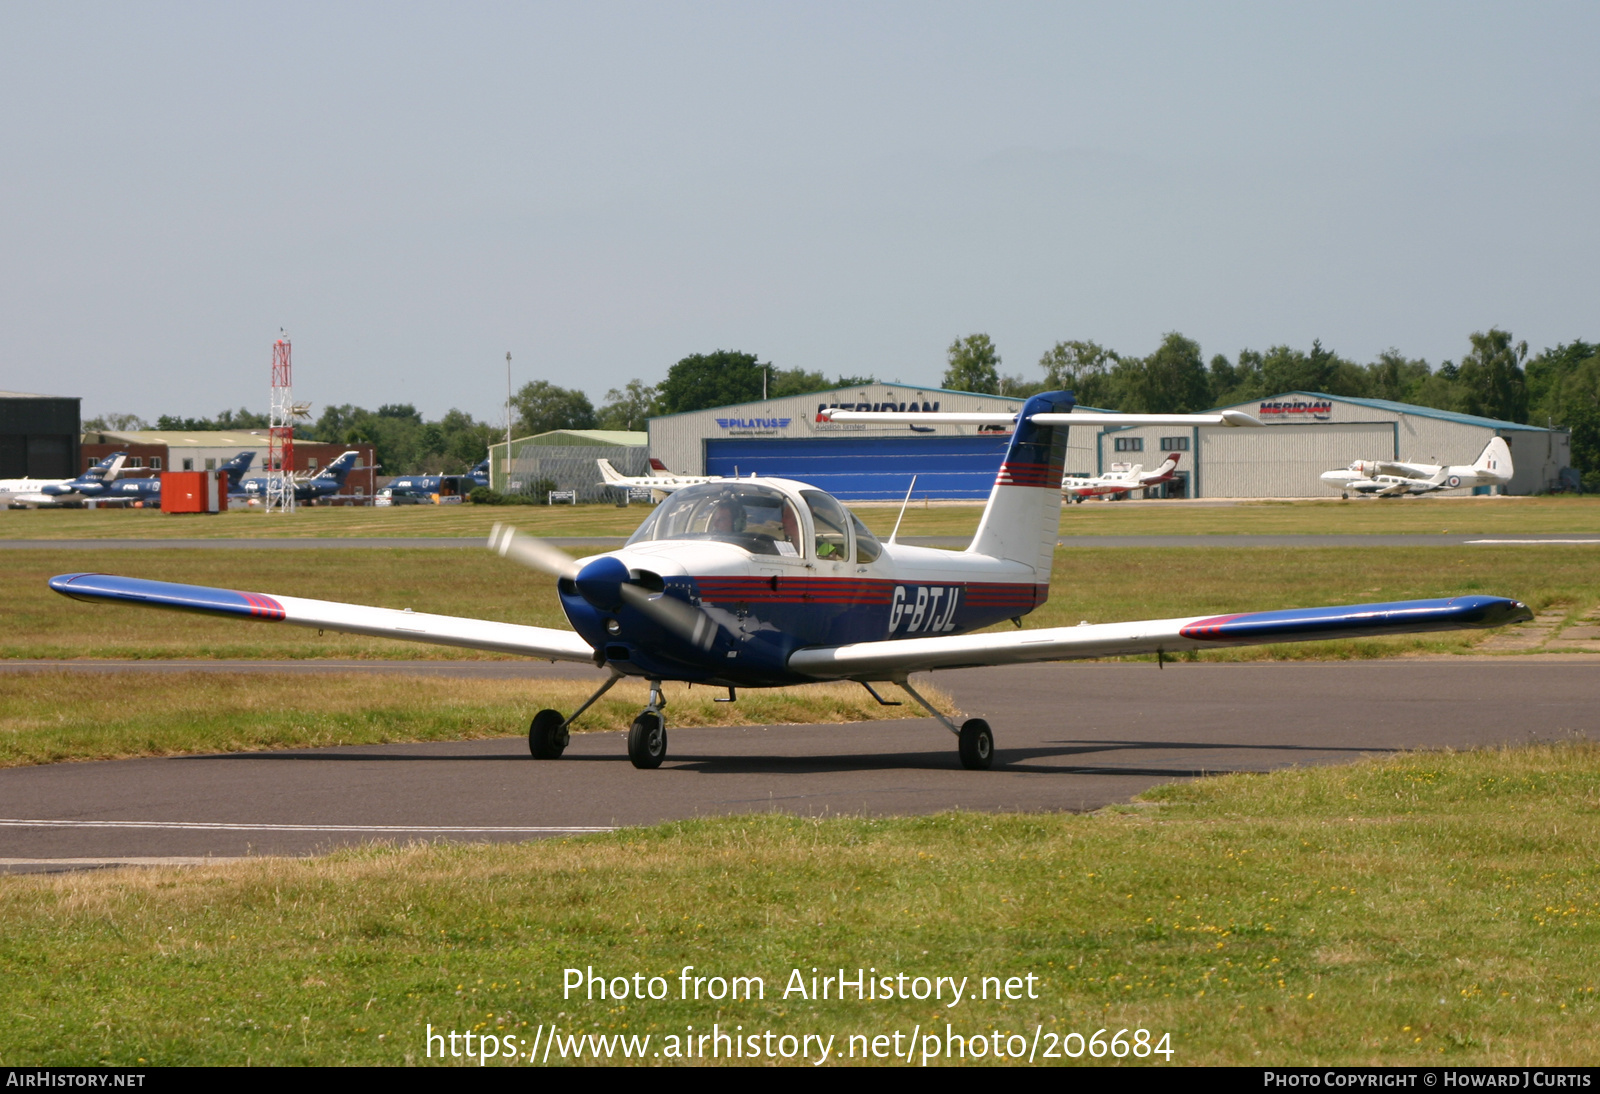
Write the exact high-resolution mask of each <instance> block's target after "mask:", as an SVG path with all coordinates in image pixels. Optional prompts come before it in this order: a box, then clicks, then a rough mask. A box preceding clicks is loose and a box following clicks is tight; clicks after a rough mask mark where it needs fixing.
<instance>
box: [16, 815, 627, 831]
mask: <svg viewBox="0 0 1600 1094" xmlns="http://www.w3.org/2000/svg"><path fill="white" fill-rule="evenodd" d="M0 827H4V828H159V829H166V830H169V831H200V832H440V833H445V832H449V833H455V832H518V833H525V834H530V835H556V834H563V833H566V834H572V835H583V834H587V833H591V832H615V831H616V830H617V829H616V827H615V826H611V825H607V826H601V825H579V824H561V825H510V824H243V823H239V824H233V823H227V822H211V821H135V820H23V819H17V818H9V817H7V818H0Z"/></svg>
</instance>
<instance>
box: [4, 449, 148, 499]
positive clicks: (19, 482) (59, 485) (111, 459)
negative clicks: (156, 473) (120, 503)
mask: <svg viewBox="0 0 1600 1094" xmlns="http://www.w3.org/2000/svg"><path fill="white" fill-rule="evenodd" d="M127 459H128V454H127V453H126V452H113V453H112V454H111V455H109V456H107V457H106V458H105V459H103V460H100V461H98V462H97V463H95V465H94V466H93V467H91V468H89V469H88V470H87V471H85V472H84V473H83V474H81V475H79V476H78V477H77V478H75V479H0V495H10V498H9V504H11V505H14V506H22V505H63V504H67V503H71V502H80V501H87V500H88V499H90V498H98V497H99V496H100V495H101V494H102V493H104V491H105V489H106V487H107V486H109V485H110V484H111V483H113V482H115V481H116V479H117V476H118V475H120V474H121V473H122V466H123V464H124V463H126V462H127Z"/></svg>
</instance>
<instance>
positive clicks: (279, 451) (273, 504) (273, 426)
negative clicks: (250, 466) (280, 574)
mask: <svg viewBox="0 0 1600 1094" xmlns="http://www.w3.org/2000/svg"><path fill="white" fill-rule="evenodd" d="M279 333H280V334H281V333H282V332H281V331H280V332H279ZM295 409H296V408H295V405H294V376H293V373H292V370H291V368H290V363H289V338H288V336H287V335H284V336H283V337H281V338H279V339H278V340H277V341H276V342H274V343H272V409H271V411H270V412H269V415H268V418H267V427H268V428H267V499H266V509H267V512H269V513H270V512H272V510H274V509H277V510H278V511H279V512H283V513H292V512H294V419H295Z"/></svg>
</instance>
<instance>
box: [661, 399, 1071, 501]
mask: <svg viewBox="0 0 1600 1094" xmlns="http://www.w3.org/2000/svg"><path fill="white" fill-rule="evenodd" d="M1022 403H1023V400H1021V399H1011V398H1007V397H1005V396H1002V395H981V394H975V393H973V392H970V391H947V390H944V389H942V388H929V387H914V386H912V385H909V384H891V383H882V384H880V383H874V384H867V385H864V386H861V387H849V388H833V389H831V390H827V391H817V392H812V393H811V394H808V395H793V396H787V397H784V398H779V399H767V400H763V401H760V402H753V403H743V404H739V405H736V406H724V407H716V408H714V409H711V410H691V411H686V412H684V413H682V414H668V415H664V416H662V417H659V418H651V419H650V455H651V456H653V457H655V458H656V459H658V460H661V461H662V462H663V463H665V464H666V465H667V466H668V467H670V468H671V469H672V470H674V471H676V472H678V473H680V474H684V475H734V474H739V475H749V474H751V473H752V472H754V473H755V474H758V475H768V476H773V477H778V478H795V479H800V480H802V481H805V482H809V483H814V484H815V485H817V486H818V487H821V488H822V489H824V490H827V491H828V492H829V493H831V494H834V495H835V496H837V497H840V498H843V499H845V500H847V501H899V500H900V499H901V498H903V497H905V494H906V489H907V488H908V487H909V486H910V484H911V477H912V476H913V475H915V476H916V477H917V485H916V491H915V496H916V497H918V498H923V497H929V498H986V497H988V496H989V490H990V488H991V487H992V486H993V485H994V477H995V473H996V472H997V471H998V470H999V468H1000V461H1001V459H1002V458H1003V457H1004V456H1005V451H1006V446H1007V445H1008V444H1009V443H1010V440H1011V430H1010V429H1009V428H1000V427H993V426H974V425H947V424H943V423H935V424H932V425H910V426H907V425H903V424H896V425H869V424H864V423H859V422H851V423H844V422H838V423H834V422H821V421H818V420H817V413H818V411H821V410H823V409H825V408H828V407H836V408H838V409H841V410H878V411H882V410H896V411H903V412H908V413H909V412H923V413H932V412H936V411H942V412H944V413H952V412H962V411H965V412H989V413H995V412H1000V411H1004V412H1006V413H1015V412H1016V411H1017V410H1018V409H1019V408H1020V407H1021V406H1022ZM1079 412H1081V413H1083V414H1084V415H1085V416H1086V417H1087V416H1092V415H1093V413H1094V411H1092V410H1090V409H1088V408H1081V407H1080V408H1079ZM1094 437H1095V434H1094V432H1093V431H1090V430H1080V429H1074V430H1071V431H1070V432H1069V434H1068V444H1069V446H1070V451H1069V452H1068V456H1067V466H1068V468H1069V470H1070V469H1078V468H1089V467H1093V466H1094V457H1095V443H1094Z"/></svg>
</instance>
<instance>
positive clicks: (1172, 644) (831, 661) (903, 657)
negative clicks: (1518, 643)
mask: <svg viewBox="0 0 1600 1094" xmlns="http://www.w3.org/2000/svg"><path fill="white" fill-rule="evenodd" d="M1532 618H1533V613H1532V612H1530V611H1529V610H1528V608H1527V606H1526V605H1525V604H1521V603H1519V602H1518V601H1515V600H1506V599H1504V598H1502V597H1498V596H1458V597H1453V598H1451V599H1449V600H1402V601H1397V602H1395V603H1391V604H1352V605H1348V606H1344V607H1337V608H1290V609H1287V610H1284V611H1275V612H1247V613H1242V614H1238V615H1213V616H1193V617H1191V618H1188V619H1150V620H1143V621H1140V622H1135V623H1099V624H1094V625H1090V624H1087V623H1083V624H1079V625H1078V626H1076V627H1049V628H1045V629H1043V630H1037V631H1005V632H1001V633H991V634H957V635H948V636H945V635H940V636H938V637H933V638H898V639H890V640H886V641H882V642H854V643H851V644H850V645H847V646H813V647H809V648H807V649H800V650H796V651H795V652H794V653H793V654H791V655H790V656H789V668H790V669H791V670H792V671H794V672H798V673H803V674H805V675H807V676H812V677H815V678H816V679H819V680H904V679H905V678H906V675H907V674H908V673H913V672H927V671H929V670H932V669H953V668H971V667H974V666H981V665H1018V664H1025V663H1029V662H1036V661H1071V660H1076V659H1081V658H1087V657H1119V656H1124V655H1127V654H1137V653H1157V652H1160V653H1178V652H1182V651H1184V650H1198V649H1211V648H1215V647H1219V646H1257V645H1269V644H1272V643H1276V642H1312V641H1317V640H1321V639H1328V638H1370V637H1373V636H1377V635H1386V634H1415V633H1418V632H1421V631H1443V630H1456V629H1459V628H1465V627H1503V626H1505V625H1506V624H1508V623H1523V622H1526V621H1528V620H1529V619H1532Z"/></svg>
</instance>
